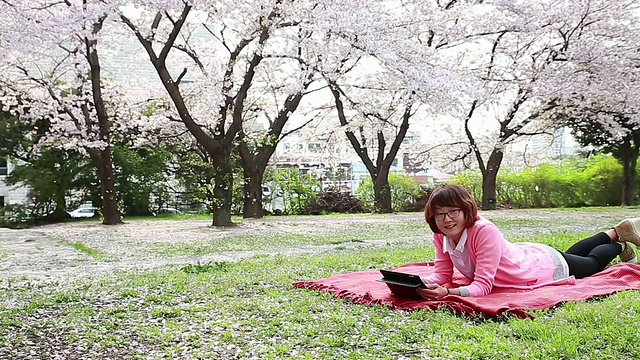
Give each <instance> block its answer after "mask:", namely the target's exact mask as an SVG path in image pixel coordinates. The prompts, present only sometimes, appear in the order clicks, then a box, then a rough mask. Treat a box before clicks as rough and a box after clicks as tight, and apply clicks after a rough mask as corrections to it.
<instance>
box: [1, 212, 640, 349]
mask: <svg viewBox="0 0 640 360" xmlns="http://www.w3.org/2000/svg"><path fill="white" fill-rule="evenodd" d="M590 214H591V213H587V212H585V214H584V216H585V217H588V216H590ZM166 221H174V220H166ZM559 221H560V220H559ZM562 221H564V220H562ZM496 222H497V223H500V224H501V225H500V226H501V227H504V228H506V229H509V228H520V227H527V228H531V229H535V228H536V227H538V228H541V229H547V228H548V227H549V221H548V219H542V220H537V222H536V220H532V219H524V220H522V221H515V220H503V221H499V220H496ZM563 224H564V223H563ZM367 226H368V229H364V228H356V229H355V231H354V230H351V231H350V230H349V229H348V228H345V229H344V230H342V231H343V235H342V236H339V234H338V235H336V234H335V233H331V234H330V235H327V236H330V238H328V240H327V239H325V240H326V241H320V242H318V243H322V244H326V243H331V244H334V247H333V248H332V249H331V250H324V251H321V252H319V253H306V254H290V255H276V256H271V255H261V254H257V255H255V256H253V257H251V258H248V259H244V260H240V261H234V262H231V261H229V262H206V263H198V262H194V263H190V264H187V265H184V264H181V265H169V266H163V267H159V268H156V269H154V270H150V271H145V272H115V273H113V274H109V275H104V276H100V277H88V278H85V279H81V280H74V281H72V282H68V283H50V284H47V283H24V282H21V283H11V282H6V281H5V282H4V283H2V289H1V291H0V358H1V359H107V358H109V359H496V358H503V359H518V358H528V359H560V358H563V359H637V358H640V346H638V340H639V339H638V337H639V336H640V330H639V329H640V317H639V316H638V313H639V312H640V292H637V291H626V292H620V293H616V294H614V295H611V296H608V297H602V298H597V299H593V300H590V301H587V302H578V303H574V302H571V303H565V304H562V305H561V306H559V307H557V308H555V309H550V310H545V311H536V312H533V313H534V314H535V315H536V319H534V320H530V319H518V318H515V317H505V318H500V319H489V320H487V319H480V318H467V317H464V316H459V315H455V314H453V313H452V312H450V311H449V310H439V311H430V310H425V311H423V310H419V311H413V312H405V311H397V310H389V309H387V308H385V307H381V306H371V307H369V306H362V305H356V304H353V303H350V302H349V301H346V300H341V299H334V298H333V297H332V296H331V295H328V294H323V293H319V292H316V291H311V290H305V289H295V288H292V286H291V284H292V283H293V282H295V281H301V280H312V279H316V278H320V277H326V276H329V275H332V274H335V273H338V272H347V271H359V270H367V269H378V268H388V267H393V266H397V265H400V264H403V263H407V262H414V261H424V260H425V259H428V260H430V259H433V256H434V250H433V247H432V246H431V245H430V240H429V239H428V236H424V237H423V238H417V239H415V240H413V241H389V242H388V243H386V244H381V245H380V244H378V245H377V246H364V244H363V246H360V247H347V246H342V245H341V242H340V241H339V239H341V238H343V239H349V240H350V241H356V242H357V241H359V240H360V241H366V240H369V239H380V238H384V237H385V235H386V236H388V237H389V238H399V237H403V238H404V237H408V238H411V237H412V236H416V235H417V234H420V233H423V234H424V233H425V232H426V230H425V228H420V227H417V226H416V227H411V226H409V225H407V226H406V227H402V229H403V230H402V231H400V227H398V226H397V224H396V225H393V226H386V225H385V224H384V223H379V224H376V223H369V224H368V225H367ZM279 229H280V228H279V227H273V230H272V231H273V232H272V233H269V234H263V235H264V237H267V238H273V239H279V240H278V241H279V243H281V244H284V245H286V246H293V245H296V244H297V243H296V241H295V238H297V237H298V236H299V234H294V235H291V234H290V233H289V232H283V233H279V231H281V230H279ZM398 232H400V234H398ZM371 234H374V235H375V236H374V235H371ZM532 234H533V235H530V234H529V235H527V237H526V240H527V241H538V242H544V243H548V244H550V245H553V246H556V247H558V248H561V249H564V248H566V247H567V246H569V245H570V244H571V243H573V242H574V241H575V240H576V239H577V238H579V237H582V236H584V235H589V234H590V233H588V232H577V231H568V230H562V231H560V232H556V233H546V232H544V231H541V232H535V231H533V232H532ZM264 237H262V236H257V235H256V234H253V235H251V234H250V235H243V237H242V239H241V240H242V243H243V244H244V245H243V247H242V249H244V248H250V249H260V248H262V247H265V246H267V247H268V244H265V243H264V242H263V240H262V239H263V238H264ZM311 237H312V236H311ZM521 237H522V238H518V237H517V236H515V239H514V240H517V241H522V240H525V235H521ZM334 238H335V239H337V240H335V241H334V240H332V239H334ZM512 238H513V237H512ZM231 240H232V239H226V238H225V239H224V244H227V242H229V243H231ZM329 240H331V241H329ZM299 241H300V243H304V244H311V245H313V244H315V242H314V241H311V240H310V239H309V238H305V237H301V238H300V240H299ZM69 246H74V247H76V248H77V249H78V251H85V252H86V251H87V250H86V249H84V248H83V247H82V246H80V245H78V244H77V243H76V242H73V241H70V242H69ZM229 246H230V245H224V246H223V248H225V249H226V248H228V247H229ZM156 250H157V249H156ZM188 251H189V250H188V249H186V248H185V249H182V248H181V249H176V248H168V249H167V252H168V253H169V254H171V255H174V254H176V253H177V254H179V255H183V254H185V253H188ZM197 251H215V249H213V248H198V249H197ZM0 261H2V257H0Z"/></svg>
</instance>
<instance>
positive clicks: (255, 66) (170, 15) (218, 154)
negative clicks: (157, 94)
mask: <svg viewBox="0 0 640 360" xmlns="http://www.w3.org/2000/svg"><path fill="white" fill-rule="evenodd" d="M133 3H135V4H136V5H137V6H138V8H137V10H139V11H140V13H141V14H142V15H141V16H139V17H137V18H134V17H133V16H129V15H127V14H125V13H124V12H123V13H122V14H121V19H122V21H123V22H124V23H125V24H126V25H127V26H128V27H129V28H130V29H131V31H133V33H134V34H135V36H136V38H137V39H138V41H139V42H140V44H141V45H142V47H143V48H144V50H145V51H146V53H147V55H148V57H149V60H150V61H151V63H152V64H153V66H154V68H155V69H156V72H157V74H158V77H159V78H160V80H161V82H162V85H163V86H164V88H165V90H166V91H167V94H168V95H169V97H170V99H171V105H172V107H173V111H174V114H175V116H177V117H178V118H179V119H180V120H181V121H182V122H183V123H184V125H185V126H186V128H187V129H188V131H189V132H190V133H191V134H192V135H193V136H194V137H195V139H196V140H197V141H198V143H199V144H200V145H201V146H202V147H203V148H204V149H205V150H206V151H207V153H208V154H209V155H210V157H211V159H212V163H213V166H214V170H215V179H214V182H215V186H214V189H213V196H214V198H215V202H214V208H213V224H214V225H215V226H229V225H232V222H231V201H232V187H233V186H232V184H233V176H232V167H231V162H230V158H231V154H232V151H234V149H235V148H236V147H237V148H238V151H239V154H240V156H241V158H242V164H243V168H244V187H245V194H244V195H245V204H244V205H245V207H244V208H245V214H244V215H245V217H260V216H262V184H261V182H262V176H263V173H264V170H265V168H266V166H267V163H268V160H269V158H270V157H271V155H272V154H273V152H274V150H275V147H276V146H277V144H278V142H279V140H280V139H281V138H282V136H283V135H284V134H283V132H282V130H283V128H284V124H285V123H286V122H287V121H288V120H289V118H290V116H291V115H292V114H293V112H294V111H295V110H296V108H297V106H298V105H299V103H300V101H301V99H302V96H303V95H304V94H305V91H306V89H307V88H308V87H309V85H310V84H311V83H312V82H313V81H314V75H313V71H312V70H313V69H311V68H309V67H308V65H306V62H305V61H304V43H305V40H306V39H307V38H308V34H307V33H306V32H305V31H304V30H303V29H302V28H301V27H300V26H299V24H300V21H301V18H300V16H303V15H304V11H303V10H304V6H303V5H304V3H303V2H294V3H291V2H287V1H281V0H276V1H257V0H256V1H251V0H246V1H201V2H197V3H192V2H190V1H184V2H183V1H174V2H170V3H169V4H165V3H164V2H161V1H159V2H153V1H138V2H133ZM161 5H162V6H161ZM301 6H302V7H303V9H302V10H301V8H300V7H301ZM184 64H187V66H184ZM186 78H190V79H192V81H194V82H193V84H191V85H185V81H184V80H185V79H186ZM254 89H255V91H254ZM273 89H277V92H278V95H279V96H278V98H277V99H275V100H274V99H273V98H272V99H266V96H265V95H264V94H265V92H266V93H269V92H271V91H273ZM264 114H272V115H271V116H264ZM258 115H259V116H261V120H262V122H263V123H266V128H267V130H266V131H263V132H262V133H261V135H260V136H258V137H256V136H251V134H254V135H255V134H260V131H253V129H248V128H246V126H245V120H252V121H253V120H255V118H256V116H258ZM256 139H257V142H256Z"/></svg>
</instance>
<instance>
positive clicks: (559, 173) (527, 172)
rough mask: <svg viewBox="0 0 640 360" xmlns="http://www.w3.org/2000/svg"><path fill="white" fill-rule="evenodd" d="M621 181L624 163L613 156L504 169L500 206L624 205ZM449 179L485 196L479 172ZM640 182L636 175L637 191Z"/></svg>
mask: <svg viewBox="0 0 640 360" xmlns="http://www.w3.org/2000/svg"><path fill="white" fill-rule="evenodd" d="M621 180H622V165H621V164H620V163H619V162H618V160H616V159H615V158H614V157H612V156H609V155H595V156H592V157H590V158H588V159H581V158H568V159H565V160H563V161H562V162H560V163H558V164H542V165H539V166H537V167H533V168H527V169H524V170H522V171H509V170H507V169H503V170H501V171H500V173H499V174H498V179H497V181H496V192H497V197H498V206H499V207H510V208H539V207H579V206H611V205H620V203H621V193H622V187H621ZM449 182H450V183H455V184H460V185H463V186H465V187H466V188H467V189H469V192H470V193H471V195H472V196H473V197H474V198H475V199H476V200H478V201H479V200H481V199H482V175H481V173H480V172H479V171H468V172H464V173H459V174H456V175H455V176H454V177H453V178H452V179H451V180H450V181H449ZM639 184H640V182H639V181H638V176H636V192H637V191H638V189H639V186H638V185H639Z"/></svg>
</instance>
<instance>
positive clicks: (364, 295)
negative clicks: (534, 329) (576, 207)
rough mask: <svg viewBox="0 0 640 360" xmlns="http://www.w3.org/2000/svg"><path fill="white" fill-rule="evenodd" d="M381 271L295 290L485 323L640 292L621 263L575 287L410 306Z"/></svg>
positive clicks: (636, 269)
mask: <svg viewBox="0 0 640 360" xmlns="http://www.w3.org/2000/svg"><path fill="white" fill-rule="evenodd" d="M433 269H434V266H433V263H410V264H405V265H402V266H400V267H397V268H395V269H394V270H396V271H401V272H406V273H411V274H417V275H420V276H426V275H429V274H431V273H432V272H433ZM380 278H381V275H380V272H379V271H377V270H369V271H359V272H351V273H343V274H336V275H333V276H330V277H328V278H324V279H318V280H314V281H300V282H296V283H294V284H293V286H294V287H298V288H307V289H313V290H320V291H327V292H330V293H333V294H334V296H335V297H338V298H346V299H350V300H352V301H354V302H356V303H358V304H364V305H371V304H382V305H386V306H389V307H391V308H393V309H400V310H413V309H422V308H430V309H437V308H441V307H448V308H451V309H452V310H453V311H455V312H457V313H463V314H468V315H471V316H477V315H483V316H485V317H494V316H502V315H505V314H514V315H516V316H518V317H520V318H533V317H534V316H533V315H532V314H530V313H528V312H527V310H539V309H548V308H551V307H553V306H555V305H557V304H559V303H562V302H566V301H579V300H587V299H589V298H591V297H594V296H601V295H609V294H613V293H614V292H617V291H622V290H630V289H636V290H640V265H637V264H629V263H619V264H615V265H612V266H610V267H608V268H606V269H605V270H604V271H602V272H600V273H598V274H596V275H593V276H590V277H587V278H584V279H577V280H576V283H575V284H574V285H549V286H543V287H541V288H537V289H533V290H520V289H509V288H494V289H493V291H492V292H491V293H490V294H489V295H485V296H477V297H474V296H469V297H463V296H455V295H450V296H448V297H447V298H446V299H445V300H436V301H431V300H412V299H407V298H401V297H397V296H395V295H393V294H392V293H391V292H390V291H389V288H388V287H387V285H386V284H384V283H382V282H379V281H376V280H377V279H380ZM454 283H455V284H458V285H463V284H465V283H468V281H466V278H464V276H462V275H461V274H459V273H457V272H455V273H454Z"/></svg>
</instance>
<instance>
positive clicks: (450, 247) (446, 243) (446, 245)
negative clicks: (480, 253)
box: [442, 229, 467, 254]
mask: <svg viewBox="0 0 640 360" xmlns="http://www.w3.org/2000/svg"><path fill="white" fill-rule="evenodd" d="M466 243H467V229H464V230H463V231H462V234H461V235H460V241H458V245H456V244H455V243H454V242H453V240H451V239H449V238H448V237H446V236H444V237H443V239H442V251H443V252H445V253H450V254H453V252H454V251H455V250H457V251H459V252H463V251H464V245H465V244H466Z"/></svg>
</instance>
